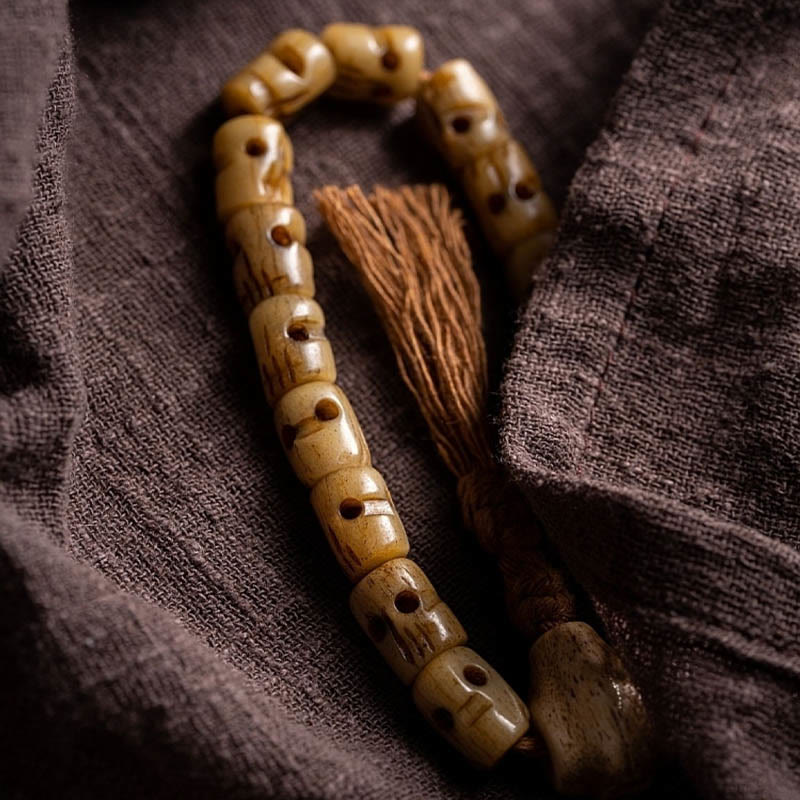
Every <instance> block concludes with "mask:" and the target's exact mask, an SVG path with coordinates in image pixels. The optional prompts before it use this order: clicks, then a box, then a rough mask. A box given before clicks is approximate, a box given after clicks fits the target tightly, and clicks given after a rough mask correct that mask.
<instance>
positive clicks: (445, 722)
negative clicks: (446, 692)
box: [431, 707, 454, 731]
mask: <svg viewBox="0 0 800 800" xmlns="http://www.w3.org/2000/svg"><path fill="white" fill-rule="evenodd" d="M431 718H432V719H433V724H434V725H435V726H436V727H437V728H439V730H442V731H451V730H453V724H454V723H453V715H452V714H451V713H450V712H449V711H448V710H447V709H446V708H441V707H440V708H435V709H434V710H433V713H432V714H431Z"/></svg>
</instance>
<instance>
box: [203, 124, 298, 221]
mask: <svg viewBox="0 0 800 800" xmlns="http://www.w3.org/2000/svg"><path fill="white" fill-rule="evenodd" d="M214 166H215V168H216V170H217V180H216V194H217V216H218V217H219V219H220V221H222V222H227V220H228V219H230V217H231V216H232V215H233V214H235V213H236V212H237V211H239V210H240V209H242V208H246V207H247V206H253V205H260V204H262V203H285V204H286V205H292V200H293V196H292V185H291V183H290V181H289V173H290V172H291V171H292V144H291V142H290V141H289V137H288V136H287V135H286V132H285V131H284V129H283V125H281V124H280V122H278V121H277V120H274V119H271V118H270V117H263V116H260V115H257V114H247V115H245V116H241V117H234V118H233V119H231V120H228V122H226V123H225V124H224V125H222V127H220V129H219V130H218V131H217V133H216V135H215V136H214Z"/></svg>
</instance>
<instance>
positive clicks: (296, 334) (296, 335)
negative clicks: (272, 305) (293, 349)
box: [286, 322, 308, 342]
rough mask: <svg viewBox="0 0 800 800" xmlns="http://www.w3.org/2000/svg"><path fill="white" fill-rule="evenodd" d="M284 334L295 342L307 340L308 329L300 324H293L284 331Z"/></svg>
mask: <svg viewBox="0 0 800 800" xmlns="http://www.w3.org/2000/svg"><path fill="white" fill-rule="evenodd" d="M286 333H288V334H289V338H290V339H294V340H295V341H296V342H305V341H307V340H308V328H306V326H305V325H303V323H302V322H293V323H292V324H291V325H290V326H289V327H288V329H287V330H286Z"/></svg>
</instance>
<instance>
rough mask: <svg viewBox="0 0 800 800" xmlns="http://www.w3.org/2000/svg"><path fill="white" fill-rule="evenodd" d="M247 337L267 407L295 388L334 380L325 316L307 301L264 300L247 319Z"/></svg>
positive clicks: (288, 298)
mask: <svg viewBox="0 0 800 800" xmlns="http://www.w3.org/2000/svg"><path fill="white" fill-rule="evenodd" d="M250 334H251V335H252V337H253V346H254V347H255V351H256V358H257V359H258V366H259V369H260V371H261V383H262V385H263V387H264V394H265V395H266V397H267V402H268V403H269V404H270V405H271V406H274V405H275V403H276V402H277V401H278V399H279V398H281V397H282V396H283V395H284V394H286V392H288V391H289V390H290V389H294V388H295V386H300V385H301V384H304V383H309V382H310V381H330V382H331V383H332V382H333V381H335V380H336V365H335V363H334V361H333V351H332V350H331V343H330V342H329V341H328V340H327V339H326V338H325V315H324V314H323V313H322V309H321V308H320V306H319V304H318V303H316V302H315V301H314V300H312V299H311V298H308V297H302V296H300V295H298V294H279V295H276V296H275V297H268V298H267V299H266V300H264V301H263V302H261V303H259V304H258V305H257V306H256V307H255V309H254V310H253V313H252V314H251V315H250Z"/></svg>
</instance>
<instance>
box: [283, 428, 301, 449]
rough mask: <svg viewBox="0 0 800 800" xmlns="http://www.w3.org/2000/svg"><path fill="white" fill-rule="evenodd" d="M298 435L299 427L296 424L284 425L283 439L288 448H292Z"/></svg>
mask: <svg viewBox="0 0 800 800" xmlns="http://www.w3.org/2000/svg"><path fill="white" fill-rule="evenodd" d="M296 437H297V428H295V426H294V425H284V426H283V428H282V429H281V441H282V442H283V446H284V447H285V448H286V449H287V450H291V449H292V446H293V445H294V440H295V438H296Z"/></svg>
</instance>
